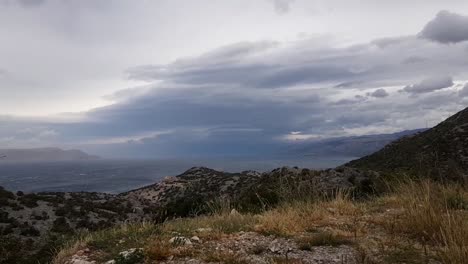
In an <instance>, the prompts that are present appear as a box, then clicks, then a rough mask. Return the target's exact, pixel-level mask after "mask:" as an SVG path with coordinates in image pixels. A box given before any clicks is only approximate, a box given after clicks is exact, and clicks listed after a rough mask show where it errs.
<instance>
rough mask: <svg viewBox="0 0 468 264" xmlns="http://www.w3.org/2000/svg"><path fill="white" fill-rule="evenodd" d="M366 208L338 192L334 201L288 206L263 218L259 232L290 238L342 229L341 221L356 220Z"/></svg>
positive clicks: (258, 227) (295, 203) (327, 200)
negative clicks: (300, 234) (339, 227)
mask: <svg viewBox="0 0 468 264" xmlns="http://www.w3.org/2000/svg"><path fill="white" fill-rule="evenodd" d="M363 210H364V209H363V207H362V206H361V205H360V204H358V203H354V202H352V201H351V200H350V197H349V195H347V194H346V193H344V192H338V193H337V194H336V195H335V196H334V197H333V198H327V199H325V200H324V201H321V202H314V201H298V202H292V203H285V204H283V205H280V206H279V207H278V208H276V209H273V210H270V211H267V212H265V213H263V214H262V215H260V217H259V223H258V225H257V226H256V227H255V230H256V231H257V232H260V233H263V234H268V235H277V236H284V237H290V236H294V235H297V234H299V233H303V232H310V231H314V230H316V229H317V228H318V227H322V226H340V225H341V224H342V223H341V221H340V219H346V221H349V219H353V218H354V217H356V216H359V215H361V214H362V213H363Z"/></svg>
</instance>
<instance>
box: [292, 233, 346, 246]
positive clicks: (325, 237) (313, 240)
mask: <svg viewBox="0 0 468 264" xmlns="http://www.w3.org/2000/svg"><path fill="white" fill-rule="evenodd" d="M297 244H298V246H299V248H301V249H302V250H312V248H313V247H321V246H331V247H337V246H340V245H349V244H352V241H351V240H350V239H349V238H347V237H344V236H341V235H338V234H335V233H333V232H318V233H312V234H308V235H306V236H302V237H300V238H299V239H297Z"/></svg>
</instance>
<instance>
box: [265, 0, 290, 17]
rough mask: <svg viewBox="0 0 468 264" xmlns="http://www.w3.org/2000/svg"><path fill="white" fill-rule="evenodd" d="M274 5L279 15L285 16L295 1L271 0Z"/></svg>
mask: <svg viewBox="0 0 468 264" xmlns="http://www.w3.org/2000/svg"><path fill="white" fill-rule="evenodd" d="M269 1H271V2H272V3H273V5H274V7H275V11H276V12H277V13H278V14H285V13H287V12H289V10H290V8H291V4H292V3H293V2H294V0H269Z"/></svg>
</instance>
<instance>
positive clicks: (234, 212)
mask: <svg viewBox="0 0 468 264" xmlns="http://www.w3.org/2000/svg"><path fill="white" fill-rule="evenodd" d="M238 214H239V212H238V211H237V210H236V209H232V210H231V215H238Z"/></svg>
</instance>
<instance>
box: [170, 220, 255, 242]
mask: <svg viewBox="0 0 468 264" xmlns="http://www.w3.org/2000/svg"><path fill="white" fill-rule="evenodd" d="M257 221H258V217H257V216H254V215H251V214H239V213H233V214H231V213H221V214H214V215H210V216H199V217H195V218H180V219H176V220H173V221H169V222H166V223H164V224H163V225H162V230H163V232H164V233H173V232H176V233H179V234H181V235H185V236H192V235H197V236H199V237H200V238H202V239H210V240H211V239H217V238H219V237H220V236H222V235H224V234H232V233H236V232H240V231H251V230H253V227H254V226H255V224H256V223H257ZM200 228H204V229H205V230H209V231H208V232H197V230H198V229H200Z"/></svg>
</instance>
